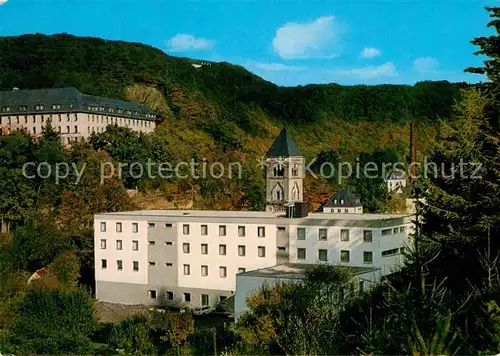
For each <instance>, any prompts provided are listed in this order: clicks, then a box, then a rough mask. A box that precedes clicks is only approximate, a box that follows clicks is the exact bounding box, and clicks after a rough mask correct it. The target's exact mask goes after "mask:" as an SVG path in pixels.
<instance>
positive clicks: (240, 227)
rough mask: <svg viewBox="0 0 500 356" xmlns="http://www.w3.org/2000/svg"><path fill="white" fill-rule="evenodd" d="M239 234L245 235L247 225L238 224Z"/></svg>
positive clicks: (240, 235)
mask: <svg viewBox="0 0 500 356" xmlns="http://www.w3.org/2000/svg"><path fill="white" fill-rule="evenodd" d="M238 236H239V237H245V227H244V226H238Z"/></svg>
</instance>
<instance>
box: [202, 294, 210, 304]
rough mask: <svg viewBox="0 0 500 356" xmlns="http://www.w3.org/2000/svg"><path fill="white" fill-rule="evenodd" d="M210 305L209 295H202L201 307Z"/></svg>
mask: <svg viewBox="0 0 500 356" xmlns="http://www.w3.org/2000/svg"><path fill="white" fill-rule="evenodd" d="M209 304H210V300H209V297H208V294H202V295H201V306H202V307H205V306H207V305H209Z"/></svg>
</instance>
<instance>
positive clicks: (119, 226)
mask: <svg viewBox="0 0 500 356" xmlns="http://www.w3.org/2000/svg"><path fill="white" fill-rule="evenodd" d="M116 232H122V223H121V222H117V223H116Z"/></svg>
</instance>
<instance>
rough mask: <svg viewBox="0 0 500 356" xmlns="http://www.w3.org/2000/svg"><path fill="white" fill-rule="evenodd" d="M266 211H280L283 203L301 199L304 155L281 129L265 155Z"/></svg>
mask: <svg viewBox="0 0 500 356" xmlns="http://www.w3.org/2000/svg"><path fill="white" fill-rule="evenodd" d="M266 163H267V178H266V179H267V181H266V211H270V212H282V211H285V205H288V204H293V203H296V202H302V201H303V180H304V174H305V172H304V157H303V156H302V153H301V152H300V149H299V147H298V146H297V144H296V143H295V141H294V140H293V139H292V137H291V136H290V134H289V133H288V132H287V131H286V129H283V130H282V131H281V132H280V134H279V136H278V137H277V138H276V140H275V141H274V143H273V145H272V146H271V148H270V149H269V151H268V152H267V155H266Z"/></svg>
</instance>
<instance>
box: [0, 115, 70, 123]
mask: <svg viewBox="0 0 500 356" xmlns="http://www.w3.org/2000/svg"><path fill="white" fill-rule="evenodd" d="M54 116H55V115H40V116H36V115H33V117H32V119H31V121H32V122H33V123H34V124H36V123H37V118H40V121H41V122H42V123H44V122H45V119H47V122H52V121H53V119H54ZM57 117H58V121H59V122H62V115H61V114H58V115H57ZM2 121H5V122H4V123H5V124H14V121H16V122H15V123H17V124H20V123H21V121H22V120H21V116H16V117H6V118H5V119H3V120H2ZM28 121H29V120H28V116H24V123H25V124H27V123H28ZM66 121H68V122H69V121H71V118H70V114H66ZM73 121H75V122H76V121H78V116H77V114H74V115H73Z"/></svg>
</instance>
